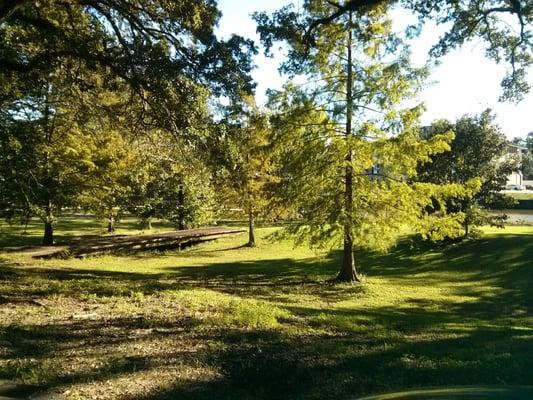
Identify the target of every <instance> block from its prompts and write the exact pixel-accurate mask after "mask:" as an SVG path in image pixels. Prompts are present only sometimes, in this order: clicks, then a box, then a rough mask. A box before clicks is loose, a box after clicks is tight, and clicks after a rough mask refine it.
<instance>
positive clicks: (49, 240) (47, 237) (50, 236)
mask: <svg viewBox="0 0 533 400" xmlns="http://www.w3.org/2000/svg"><path fill="white" fill-rule="evenodd" d="M53 245H54V227H53V225H52V223H51V222H50V221H45V223H44V236H43V246H53Z"/></svg>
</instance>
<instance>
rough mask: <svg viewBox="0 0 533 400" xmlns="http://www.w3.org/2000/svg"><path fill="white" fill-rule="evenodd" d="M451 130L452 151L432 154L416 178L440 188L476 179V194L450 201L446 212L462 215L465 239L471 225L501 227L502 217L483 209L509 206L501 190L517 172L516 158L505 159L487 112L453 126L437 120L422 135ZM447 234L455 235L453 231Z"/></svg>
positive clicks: (500, 135) (503, 144)
mask: <svg viewBox="0 0 533 400" xmlns="http://www.w3.org/2000/svg"><path fill="white" fill-rule="evenodd" d="M450 130H451V131H453V132H454V133H455V138H454V139H453V141H452V142H451V143H450V146H451V150H450V151H449V152H444V153H440V154H435V155H432V156H431V159H430V161H429V162H428V163H425V164H423V165H420V166H419V168H418V172H419V173H418V179H419V180H421V181H423V182H432V183H435V184H439V185H442V184H447V183H459V184H466V183H467V182H469V181H471V180H473V179H478V178H479V179H480V180H481V188H480V190H479V191H477V192H475V193H472V196H461V197H458V198H457V197H455V198H453V197H452V198H450V199H449V200H448V201H447V209H448V211H449V212H454V213H462V214H463V215H464V216H463V226H462V228H463V234H464V236H468V234H469V232H470V227H471V226H477V225H483V224H487V223H490V224H497V225H501V222H502V220H501V217H499V216H496V215H491V214H489V213H488V212H486V211H484V207H488V206H491V207H492V208H505V206H506V205H509V204H510V199H508V198H507V197H506V196H505V194H502V193H500V190H501V188H502V187H504V186H505V183H506V181H507V176H508V175H509V174H511V173H512V172H513V171H516V170H517V169H518V167H519V165H518V160H517V159H512V158H505V157H504V156H505V155H506V152H507V139H506V137H505V135H504V134H503V133H502V132H501V131H500V129H499V128H498V126H496V125H495V124H494V116H493V115H492V114H491V112H490V110H486V111H484V112H483V113H481V114H480V115H475V116H469V115H465V116H463V117H461V118H460V119H458V120H457V121H456V122H455V123H451V122H449V121H446V120H442V121H436V122H434V123H433V124H432V125H431V126H429V127H427V128H425V129H424V130H423V135H424V136H425V137H427V138H430V137H433V136H434V135H437V134H442V133H443V132H446V131H450ZM458 234H459V232H457V233H455V235H458ZM450 235H451V236H455V235H454V234H453V232H450Z"/></svg>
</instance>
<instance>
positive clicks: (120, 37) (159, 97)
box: [0, 0, 255, 131]
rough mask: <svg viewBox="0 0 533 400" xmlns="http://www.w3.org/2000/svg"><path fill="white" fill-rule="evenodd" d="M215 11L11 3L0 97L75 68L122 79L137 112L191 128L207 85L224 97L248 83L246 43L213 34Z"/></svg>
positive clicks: (1, 34) (160, 3) (4, 15)
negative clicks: (140, 106) (58, 71)
mask: <svg viewBox="0 0 533 400" xmlns="http://www.w3.org/2000/svg"><path fill="white" fill-rule="evenodd" d="M219 17H220V13H219V11H218V10H217V8H216V3H215V2H213V1H210V0H198V1H194V2H190V1H184V0H179V1H165V0H134V1H130V0H128V1H125V0H117V1H112V2H109V1H102V0H96V1H91V2H84V1H78V0H74V1H69V2H67V3H65V2H63V1H57V0H52V1H46V2H37V3H36V2H32V1H25V0H20V1H16V2H13V4H12V5H6V6H5V7H2V8H1V9H0V20H1V24H0V67H1V68H0V71H1V72H0V101H3V99H4V98H17V97H19V95H20V91H22V92H24V91H25V90H27V89H28V88H30V89H31V86H32V84H33V82H35V81H37V80H40V81H44V82H45V81H47V79H48V78H47V77H48V74H49V73H50V72H51V71H54V70H56V69H57V68H60V67H61V68H64V69H65V71H67V72H68V73H71V74H73V75H76V74H77V71H78V70H79V68H80V67H82V68H89V69H91V70H98V71H99V73H101V74H102V76H104V77H105V80H106V81H107V82H108V83H112V82H113V81H115V80H117V79H118V80H119V81H120V82H122V83H125V84H126V86H127V88H129V91H130V94H131V96H132V97H134V98H136V99H138V100H139V101H141V102H142V103H143V107H144V108H145V110H146V111H147V112H146V113H145V114H144V115H143V118H144V117H147V120H150V119H152V118H153V119H155V120H156V121H157V123H158V125H159V126H161V127H165V128H167V129H171V130H173V131H176V130H178V129H185V128H189V127H193V126H194V125H195V123H199V122H200V121H202V120H203V118H205V115H202V111H203V110H202V107H197V104H198V103H201V102H202V101H203V100H202V99H203V98H204V97H205V92H206V88H208V90H209V91H210V92H213V93H215V94H217V95H220V94H226V95H231V94H232V93H234V92H236V91H237V90H239V91H240V90H245V91H250V90H251V89H252V87H253V85H252V83H251V78H250V77H249V75H248V73H249V72H250V70H251V68H252V64H251V59H250V55H251V54H252V53H253V52H254V51H255V49H254V46H253V43H252V42H251V41H249V40H245V39H243V38H241V37H238V36H233V37H231V38H230V39H229V40H228V41H220V40H218V39H217V38H216V36H215V35H214V32H213V29H214V27H215V25H216V23H217V21H218V18H219ZM176 110H187V112H186V113H184V112H176ZM146 122H147V121H146Z"/></svg>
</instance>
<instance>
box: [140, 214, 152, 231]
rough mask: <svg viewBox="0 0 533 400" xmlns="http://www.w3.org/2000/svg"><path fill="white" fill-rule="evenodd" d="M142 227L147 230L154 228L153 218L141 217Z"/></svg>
mask: <svg viewBox="0 0 533 400" xmlns="http://www.w3.org/2000/svg"><path fill="white" fill-rule="evenodd" d="M141 228H142V229H147V230H150V229H152V218H150V217H148V218H141Z"/></svg>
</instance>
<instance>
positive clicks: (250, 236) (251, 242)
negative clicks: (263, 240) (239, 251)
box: [246, 206, 255, 247]
mask: <svg viewBox="0 0 533 400" xmlns="http://www.w3.org/2000/svg"><path fill="white" fill-rule="evenodd" d="M246 245H247V246H248V247H254V246H255V233H254V212H253V210H252V207H251V206H250V207H248V243H247V244H246Z"/></svg>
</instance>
